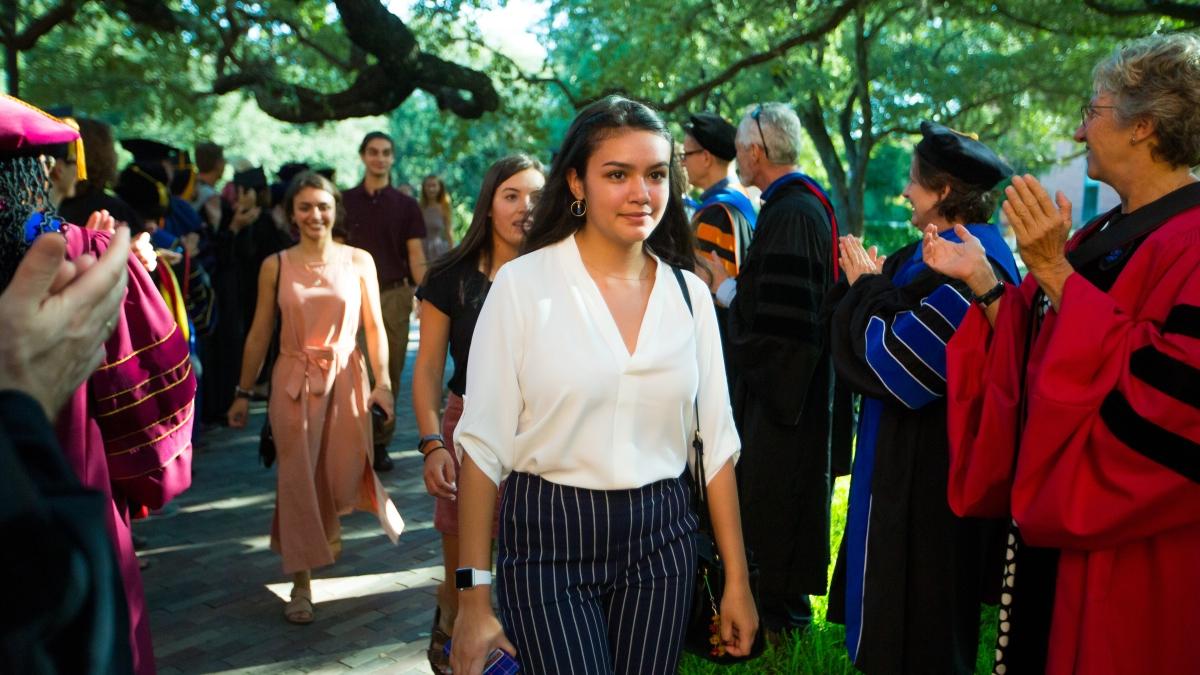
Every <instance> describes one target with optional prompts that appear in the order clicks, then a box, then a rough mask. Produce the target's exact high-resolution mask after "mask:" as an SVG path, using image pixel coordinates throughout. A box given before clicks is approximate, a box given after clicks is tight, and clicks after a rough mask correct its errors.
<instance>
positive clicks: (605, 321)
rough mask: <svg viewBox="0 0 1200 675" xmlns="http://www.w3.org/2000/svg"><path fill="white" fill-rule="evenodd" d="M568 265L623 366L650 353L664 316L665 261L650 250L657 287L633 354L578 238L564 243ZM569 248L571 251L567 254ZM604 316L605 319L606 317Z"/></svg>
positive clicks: (592, 313) (651, 295) (595, 322)
mask: <svg viewBox="0 0 1200 675" xmlns="http://www.w3.org/2000/svg"><path fill="white" fill-rule="evenodd" d="M563 248H564V252H565V253H566V255H565V256H564V262H565V263H566V266H567V268H568V270H569V271H570V272H571V273H572V275H573V276H574V277H575V278H576V281H577V282H578V283H579V285H580V286H581V287H582V289H583V297H584V301H585V302H586V303H587V304H588V305H589V309H590V310H591V312H590V313H591V315H592V321H593V322H594V324H595V326H596V327H597V328H598V329H599V330H600V333H601V334H602V335H603V336H604V341H605V342H607V343H608V346H609V349H611V350H612V352H613V356H615V357H616V358H617V360H618V362H619V363H622V364H625V365H628V364H629V363H630V362H632V361H634V360H635V359H638V358H639V357H640V356H641V355H642V354H644V353H645V352H646V349H647V347H646V346H645V345H647V344H648V343H649V341H650V340H651V339H652V338H653V331H654V330H656V328H657V326H658V324H659V319H660V317H661V316H662V303H661V301H660V300H659V297H660V296H661V295H662V292H661V291H660V290H659V286H660V285H661V284H662V279H663V264H664V263H663V261H662V260H661V259H659V257H658V256H656V255H654V254H653V253H651V252H650V250H649V249H646V253H647V255H649V256H650V257H651V258H653V259H654V263H655V270H654V285H653V286H651V287H650V297H649V298H647V299H646V309H645V311H644V312H642V323H641V325H640V326H639V327H638V334H637V338H636V341H635V342H634V344H633V351H630V350H629V348H628V347H626V346H625V339H624V338H622V337H621V329H620V327H619V326H618V325H617V318H616V317H615V316H613V313H612V309H610V308H609V306H608V303H607V302H605V300H604V294H603V293H601V292H600V286H599V285H597V284H596V280H595V279H593V278H592V275H590V274H588V271H587V267H585V266H584V264H583V255H582V254H580V252H579V244H578V242H576V241H575V235H574V234H572V235H571V236H569V237H567V239H566V241H565V242H564V247H563ZM565 249H569V251H566V250H565ZM602 317H603V318H602Z"/></svg>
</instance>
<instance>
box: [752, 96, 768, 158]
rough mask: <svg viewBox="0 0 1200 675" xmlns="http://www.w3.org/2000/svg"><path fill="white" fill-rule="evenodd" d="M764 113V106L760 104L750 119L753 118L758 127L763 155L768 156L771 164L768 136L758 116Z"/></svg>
mask: <svg viewBox="0 0 1200 675" xmlns="http://www.w3.org/2000/svg"><path fill="white" fill-rule="evenodd" d="M762 111H763V104H761V103H759V104H758V107H757V108H755V109H754V112H752V113H750V117H752V118H753V119H754V123H755V124H756V125H758V138H759V140H761V141H762V149H763V155H765V156H766V158H767V161H768V162H769V161H771V151H770V150H768V149H767V136H766V134H764V133H763V130H762V122H761V121H759V119H758V116H759V115H761V114H762Z"/></svg>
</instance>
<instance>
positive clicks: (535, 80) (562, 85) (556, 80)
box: [461, 35, 583, 110]
mask: <svg viewBox="0 0 1200 675" xmlns="http://www.w3.org/2000/svg"><path fill="white" fill-rule="evenodd" d="M461 40H462V41H463V42H466V43H467V44H470V45H474V46H475V47H478V48H479V49H483V50H485V51H487V52H488V53H489V54H491V55H492V56H493V57H494V58H498V59H500V60H501V61H504V62H505V63H507V64H508V65H509V67H510V68H512V69H513V70H514V71H516V73H517V79H519V80H521V81H523V82H528V83H529V84H552V85H554V86H555V87H557V88H558V90H559V91H561V92H562V94H563V96H564V97H565V98H566V99H567V102H568V103H570V104H571V107H572V108H575V109H576V110H578V109H579V108H581V107H582V106H583V102H582V101H581V100H580V99H579V97H578V96H576V95H575V93H574V92H573V91H571V88H570V86H568V85H567V83H566V82H564V81H563V80H562V78H560V77H558V76H557V75H549V76H546V75H530V74H529V73H526V72H525V71H524V70H522V69H521V66H520V64H518V63H517V62H516V61H514V60H513V58H512V57H511V56H509V55H508V54H505V53H504V52H502V51H500V50H498V49H496V48H495V47H492V46H491V45H489V44H487V43H486V42H484V41H482V40H479V39H476V38H474V37H472V36H469V35H468V36H464V37H463V38H461Z"/></svg>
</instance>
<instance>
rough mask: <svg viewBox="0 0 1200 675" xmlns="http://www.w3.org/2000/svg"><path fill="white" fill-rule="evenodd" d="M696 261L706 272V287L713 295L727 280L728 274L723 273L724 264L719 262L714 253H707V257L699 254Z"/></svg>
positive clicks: (719, 259) (719, 258)
mask: <svg viewBox="0 0 1200 675" xmlns="http://www.w3.org/2000/svg"><path fill="white" fill-rule="evenodd" d="M696 260H698V261H700V264H701V265H702V266H703V267H704V269H706V270H708V287H709V290H711V291H712V292H713V293H714V294H715V293H716V292H717V289H718V288H720V287H721V284H723V283H725V280H726V279H728V278H729V273H728V272H726V271H725V262H724V261H722V260H721V257H720V256H718V255H717V252H716V251H709V253H708V255H705V254H704V253H703V252H699V254H698V255H697V256H696ZM698 271H699V270H697V272H698Z"/></svg>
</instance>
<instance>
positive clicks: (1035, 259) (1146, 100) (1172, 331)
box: [924, 34, 1200, 674]
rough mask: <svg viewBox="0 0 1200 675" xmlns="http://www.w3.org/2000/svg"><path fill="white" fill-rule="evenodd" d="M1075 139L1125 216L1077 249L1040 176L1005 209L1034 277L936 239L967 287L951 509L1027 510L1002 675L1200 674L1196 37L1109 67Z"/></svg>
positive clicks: (1014, 554) (1142, 49) (1095, 224)
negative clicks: (1002, 275) (1004, 276)
mask: <svg viewBox="0 0 1200 675" xmlns="http://www.w3.org/2000/svg"><path fill="white" fill-rule="evenodd" d="M1093 84H1094V95H1093V97H1092V99H1091V100H1090V101H1089V102H1088V103H1087V104H1086V105H1085V106H1083V108H1082V111H1081V112H1082V120H1081V121H1080V124H1079V126H1078V128H1076V130H1075V140H1076V141H1079V142H1080V143H1086V144H1087V150H1088V152H1087V162H1088V175H1089V176H1091V177H1092V178H1094V179H1096V180H1099V181H1102V182H1104V183H1107V184H1108V185H1111V186H1112V187H1113V189H1114V190H1116V192H1117V194H1118V195H1119V196H1120V198H1121V205H1120V206H1119V207H1117V208H1115V209H1113V210H1112V211H1110V212H1108V213H1105V214H1103V215H1102V216H1100V217H1098V218H1096V219H1095V220H1093V221H1092V222H1091V223H1089V224H1088V225H1087V226H1086V227H1084V228H1083V229H1082V230H1081V231H1080V232H1079V233H1078V234H1077V235H1076V236H1075V237H1073V238H1071V239H1070V241H1068V236H1067V235H1068V232H1069V230H1070V227H1071V204H1070V202H1069V201H1067V199H1066V197H1065V196H1063V195H1062V193H1059V194H1058V195H1057V199H1055V200H1051V198H1050V196H1049V195H1048V194H1047V193H1046V191H1045V190H1044V189H1043V188H1042V186H1041V185H1039V184H1038V182H1037V181H1036V180H1034V179H1033V177H1031V176H1025V177H1017V178H1014V179H1013V185H1012V186H1011V187H1009V188H1008V189H1007V191H1006V192H1007V196H1008V201H1007V202H1006V203H1005V204H1004V207H1003V208H1004V212H1005V214H1006V215H1007V216H1008V218H1009V220H1010V222H1011V223H1012V226H1013V230H1014V232H1015V233H1016V237H1017V244H1018V247H1019V250H1020V254H1021V257H1022V258H1023V259H1024V260H1025V264H1026V265H1027V266H1028V268H1029V275H1028V276H1027V277H1026V279H1025V282H1024V283H1023V284H1022V285H1021V286H1020V287H1019V288H1018V287H1013V286H1006V285H1001V284H999V283H998V282H997V280H996V277H995V275H994V273H993V272H992V268H991V266H990V265H988V264H987V261H986V259H985V258H984V255H983V249H982V248H981V247H980V246H979V244H978V242H977V241H975V240H974V239H973V238H965V239H966V240H965V241H964V242H963V243H962V244H953V243H950V242H948V241H946V240H945V239H939V238H937V237H936V236H931V235H929V234H927V235H926V238H925V242H924V256H925V259H926V260H927V261H928V263H929V265H930V266H931V267H933V268H935V269H937V270H939V271H941V272H942V273H944V274H947V275H949V276H951V277H955V278H958V279H962V280H964V281H966V282H967V284H968V286H970V288H971V291H972V292H973V293H974V295H975V298H976V304H977V305H978V308H975V309H972V310H970V311H969V313H968V316H967V318H966V320H965V321H964V322H963V324H962V325H961V326H960V327H959V329H958V332H957V333H956V334H955V337H954V339H953V340H951V341H950V345H949V348H948V350H947V361H948V371H949V377H948V391H947V399H948V400H949V430H950V439H951V445H952V451H951V466H950V482H949V499H950V504H951V507H952V508H953V509H954V510H955V511H956V512H958V513H959V514H960V515H975V516H997V515H1011V517H1012V523H1013V525H1012V527H1011V530H1010V536H1009V539H1008V542H1009V550H1008V553H1007V559H1006V561H1005V563H1004V564H1005V575H1004V590H1003V593H1002V597H1001V602H1002V606H1001V610H1000V621H1001V623H1000V631H999V638H998V648H997V661H996V666H995V670H996V672H998V673H1005V672H1008V673H1025V672H1046V673H1050V674H1060V673H1114V674H1115V673H1183V672H1196V669H1197V667H1198V666H1200V660H1198V657H1197V655H1196V650H1195V646H1194V644H1193V643H1194V640H1195V636H1196V635H1197V634H1200V613H1197V612H1196V611H1195V608H1194V605H1195V602H1196V601H1197V600H1200V575H1198V574H1196V570H1198V569H1200V183H1197V180H1196V178H1195V177H1194V176H1193V175H1192V174H1191V172H1190V167H1192V166H1195V165H1196V164H1200V38H1197V37H1196V36H1194V35H1183V34H1180V35H1171V36H1155V37H1151V38H1147V39H1144V40H1140V41H1137V42H1134V43H1132V44H1130V45H1128V46H1126V47H1124V48H1123V49H1120V50H1118V51H1117V52H1116V53H1115V54H1114V55H1113V56H1112V57H1110V58H1109V59H1107V60H1105V61H1104V62H1102V63H1101V64H1100V65H1098V66H1097V67H1096V70H1095V74H1094V82H1093Z"/></svg>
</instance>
